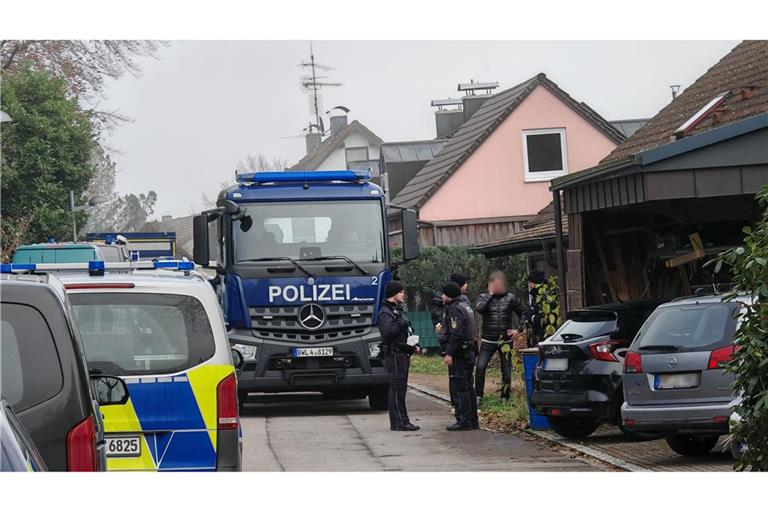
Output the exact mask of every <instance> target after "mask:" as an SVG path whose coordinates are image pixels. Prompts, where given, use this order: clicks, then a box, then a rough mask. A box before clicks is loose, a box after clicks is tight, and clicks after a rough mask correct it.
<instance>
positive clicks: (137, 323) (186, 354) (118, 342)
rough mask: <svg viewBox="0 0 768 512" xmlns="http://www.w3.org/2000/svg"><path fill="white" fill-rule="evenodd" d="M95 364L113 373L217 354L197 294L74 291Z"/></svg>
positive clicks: (183, 365)
mask: <svg viewBox="0 0 768 512" xmlns="http://www.w3.org/2000/svg"><path fill="white" fill-rule="evenodd" d="M69 300H70V302H71V303H72V309H73V310H74V312H75V318H76V319H77V325H78V327H79V329H80V335H81V337H82V340H83V345H84V347H85V357H86V358H87V359H88V366H89V367H90V368H97V369H99V370H102V371H103V372H104V373H107V374H112V375H120V376H125V375H154V374H158V373H175V372H179V371H182V370H185V369H187V368H191V367H193V366H196V365H198V364H200V363H202V362H204V361H207V360H208V359H210V358H211V357H213V354H214V352H215V351H216V346H215V343H214V340H213V331H212V330H211V325H210V323H209V320H208V314H207V313H206V311H205V308H204V307H203V305H202V304H201V303H200V301H198V300H197V299H196V298H194V297H189V296H186V295H174V294H150V293H77V294H72V295H70V296H69Z"/></svg>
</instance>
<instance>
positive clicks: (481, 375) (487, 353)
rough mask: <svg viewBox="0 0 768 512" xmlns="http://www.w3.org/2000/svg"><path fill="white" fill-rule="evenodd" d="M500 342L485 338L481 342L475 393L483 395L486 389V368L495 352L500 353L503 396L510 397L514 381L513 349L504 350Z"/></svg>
mask: <svg viewBox="0 0 768 512" xmlns="http://www.w3.org/2000/svg"><path fill="white" fill-rule="evenodd" d="M501 347H502V345H501V344H500V343H488V342H487V341H485V340H483V341H482V343H481V344H480V354H479V355H478V356H477V379H476V381H475V393H476V394H477V396H483V395H484V391H485V370H486V369H487V368H488V362H489V361H490V360H491V357H493V354H494V352H497V351H498V353H499V362H500V363H501V398H509V391H510V387H511V383H512V351H511V350H510V351H508V352H504V351H503V350H502V348H501Z"/></svg>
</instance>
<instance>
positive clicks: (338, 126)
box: [331, 114, 347, 137]
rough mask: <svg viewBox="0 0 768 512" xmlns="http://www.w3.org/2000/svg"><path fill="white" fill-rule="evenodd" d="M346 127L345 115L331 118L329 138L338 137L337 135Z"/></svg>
mask: <svg viewBox="0 0 768 512" xmlns="http://www.w3.org/2000/svg"><path fill="white" fill-rule="evenodd" d="M346 127H347V115H346V114H342V115H337V116H331V137H333V136H335V135H338V133H339V132H340V131H341V130H343V129H344V128H346Z"/></svg>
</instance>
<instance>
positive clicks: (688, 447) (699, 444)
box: [666, 434, 719, 457]
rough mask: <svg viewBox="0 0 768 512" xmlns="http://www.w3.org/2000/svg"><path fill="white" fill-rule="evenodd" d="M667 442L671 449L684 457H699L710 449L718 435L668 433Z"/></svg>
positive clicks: (715, 442)
mask: <svg viewBox="0 0 768 512" xmlns="http://www.w3.org/2000/svg"><path fill="white" fill-rule="evenodd" d="M666 438H667V444H668V445H669V447H670V448H672V451H674V452H675V453H677V454H680V455H683V456H685V457H701V456H704V455H707V454H708V453H709V452H711V451H712V448H714V447H715V445H716V444H717V440H718V439H719V436H689V435H680V434H668V435H667V436H666Z"/></svg>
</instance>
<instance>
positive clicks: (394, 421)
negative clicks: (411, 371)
mask: <svg viewBox="0 0 768 512" xmlns="http://www.w3.org/2000/svg"><path fill="white" fill-rule="evenodd" d="M410 366H411V356H409V355H408V354H404V353H402V352H393V353H391V354H390V355H389V357H387V371H388V372H389V397H388V402H387V405H388V406H389V425H390V427H392V428H397V427H402V426H404V425H407V424H409V423H410V422H411V420H410V419H408V411H407V410H406V408H405V394H406V393H407V392H408V368H409V367H410Z"/></svg>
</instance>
